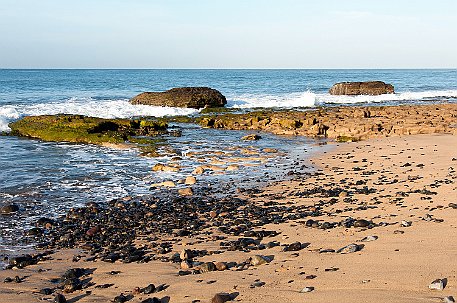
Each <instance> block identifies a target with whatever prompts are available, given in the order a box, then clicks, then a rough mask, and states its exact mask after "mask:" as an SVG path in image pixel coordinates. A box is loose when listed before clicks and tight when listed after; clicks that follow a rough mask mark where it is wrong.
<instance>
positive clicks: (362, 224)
mask: <svg viewBox="0 0 457 303" xmlns="http://www.w3.org/2000/svg"><path fill="white" fill-rule="evenodd" d="M370 224H371V222H370V221H368V220H364V219H360V220H356V221H355V222H354V227H368V226H370Z"/></svg>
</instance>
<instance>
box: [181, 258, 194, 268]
mask: <svg viewBox="0 0 457 303" xmlns="http://www.w3.org/2000/svg"><path fill="white" fill-rule="evenodd" d="M180 266H181V269H190V268H192V262H190V261H189V260H184V261H182V262H181V265H180Z"/></svg>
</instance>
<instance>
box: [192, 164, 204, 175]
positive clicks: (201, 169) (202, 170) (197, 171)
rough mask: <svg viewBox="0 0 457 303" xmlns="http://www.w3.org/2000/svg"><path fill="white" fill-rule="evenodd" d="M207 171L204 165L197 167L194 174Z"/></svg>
mask: <svg viewBox="0 0 457 303" xmlns="http://www.w3.org/2000/svg"><path fill="white" fill-rule="evenodd" d="M204 172H205V168H204V167H203V166H199V167H197V168H196V169H194V171H193V172H192V174H194V175H201V174H203V173H204Z"/></svg>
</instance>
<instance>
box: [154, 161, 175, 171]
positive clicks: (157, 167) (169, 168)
mask: <svg viewBox="0 0 457 303" xmlns="http://www.w3.org/2000/svg"><path fill="white" fill-rule="evenodd" d="M152 171H163V172H178V171H179V167H175V166H168V165H164V164H162V163H157V164H156V165H154V166H153V167H152Z"/></svg>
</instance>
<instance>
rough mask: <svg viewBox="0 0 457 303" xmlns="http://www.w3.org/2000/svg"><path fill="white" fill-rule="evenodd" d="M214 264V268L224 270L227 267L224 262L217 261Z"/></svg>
mask: <svg viewBox="0 0 457 303" xmlns="http://www.w3.org/2000/svg"><path fill="white" fill-rule="evenodd" d="M215 265H216V269H217V270H219V271H223V270H226V269H227V268H228V266H227V263H226V262H217V263H216V264H215Z"/></svg>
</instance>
